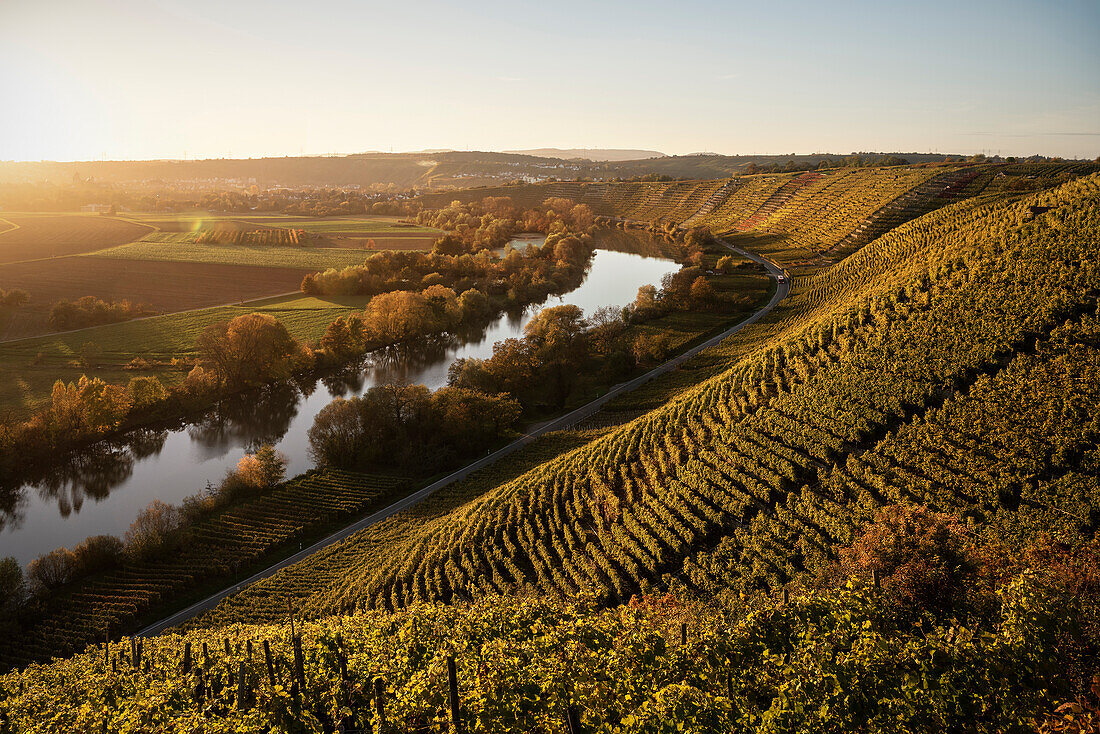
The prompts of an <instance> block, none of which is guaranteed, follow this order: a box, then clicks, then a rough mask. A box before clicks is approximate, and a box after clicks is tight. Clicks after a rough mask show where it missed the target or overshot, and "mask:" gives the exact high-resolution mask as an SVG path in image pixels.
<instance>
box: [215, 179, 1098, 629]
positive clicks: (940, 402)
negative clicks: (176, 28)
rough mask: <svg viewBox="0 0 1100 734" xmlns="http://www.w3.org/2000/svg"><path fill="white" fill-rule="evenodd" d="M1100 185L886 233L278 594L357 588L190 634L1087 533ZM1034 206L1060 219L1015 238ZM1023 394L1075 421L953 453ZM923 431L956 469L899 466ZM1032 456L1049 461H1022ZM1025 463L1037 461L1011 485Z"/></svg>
mask: <svg viewBox="0 0 1100 734" xmlns="http://www.w3.org/2000/svg"><path fill="white" fill-rule="evenodd" d="M1098 184H1100V179H1098V178H1097V177H1095V176H1094V177H1090V178H1088V179H1083V180H1080V181H1076V182H1072V183H1069V184H1066V185H1064V186H1063V187H1061V188H1059V189H1056V190H1054V191H1051V192H1047V193H1043V194H1039V195H1035V196H1033V197H1031V198H1029V199H1023V200H995V201H979V200H967V201H963V202H960V203H957V204H954V205H951V206H949V207H947V208H944V209H941V210H939V211H938V212H936V213H934V214H931V215H929V216H926V217H923V218H921V219H918V220H916V221H913V222H911V223H909V224H907V225H903V226H902V227H900V228H898V229H896V230H894V231H893V232H891V233H890V234H888V235H886V236H884V237H882V238H880V239H879V240H877V241H875V242H874V243H872V244H871V245H869V246H867V247H865V248H864V249H862V250H860V251H859V252H858V253H856V254H855V255H853V256H851V257H849V258H847V259H846V260H845V261H844V262H842V263H841V264H839V265H837V266H835V267H833V268H830V269H827V270H824V271H822V272H820V273H819V274H817V275H815V276H812V277H807V278H802V279H799V281H798V282H796V286H797V288H798V293H797V295H795V296H793V297H792V299H791V303H790V305H789V306H787V307H786V308H785V309H781V310H780V311H778V312H777V314H778V316H777V317H776V318H775V319H773V320H772V321H771V322H770V323H765V324H761V325H759V327H758V328H757V329H756V331H755V336H754V335H753V334H750V335H749V336H748V337H747V338H748V339H749V340H752V339H754V338H755V339H757V340H758V343H759V344H760V346H759V348H757V349H755V350H753V351H752V352H751V353H749V354H745V355H743V356H742V357H740V358H739V359H738V360H737V361H736V362H735V363H734V364H733V365H732V366H731V367H730V368H729V369H727V370H726V371H725V372H724V373H723V374H721V375H719V376H717V377H714V378H712V379H710V380H707V381H705V382H703V383H702V384H700V385H699V386H698V387H696V388H693V389H691V390H688V391H686V392H685V393H684V394H682V395H680V396H678V397H677V398H675V399H674V400H672V401H671V402H670V403H668V404H667V405H665V406H664V407H662V408H659V409H657V410H654V411H652V412H650V413H647V414H645V415H643V416H642V417H640V418H638V419H636V420H634V421H632V422H630V423H628V424H626V425H624V426H622V427H620V428H616V429H614V430H612V431H611V432H609V433H608V434H607V435H605V436H603V437H601V438H599V439H597V440H595V441H591V442H589V443H586V444H585V445H583V446H581V447H580V448H578V449H576V450H575V451H572V452H570V453H567V454H564V455H562V456H559V457H558V458H556V459H554V460H552V461H548V462H546V463H545V464H542V465H540V466H538V467H536V468H535V469H533V470H531V471H528V472H526V473H525V474H523V475H521V476H519V477H517V478H515V479H513V480H510V481H506V482H502V483H500V484H499V485H496V486H486V485H479V484H478V483H476V482H469V483H467V485H465V486H460V487H457V488H455V490H454V492H455V493H458V494H459V498H460V499H461V501H458V499H459V498H456V496H454V495H452V496H450V497H449V498H447V499H444V498H440V499H439V500H435V499H434V498H433V499H432V500H429V501H427V502H425V503H423V504H422V505H421V506H418V507H417V508H416V510H415V515H416V519H415V522H413V521H411V520H408V521H402V520H399V519H398V520H394V521H393V522H390V523H387V524H383V525H380V526H378V527H376V528H370V529H367V530H365V531H363V532H361V533H360V534H358V535H357V536H353V537H352V538H350V539H349V540H348V541H346V542H345V544H344V545H343V546H342V547H340V548H337V549H334V550H332V551H331V552H330V553H328V554H327V555H326V557H325V558H318V559H316V560H311V561H308V562H307V563H306V564H303V565H302V567H301V568H299V569H298V570H297V571H295V573H294V574H293V576H294V577H295V578H298V579H300V578H302V577H303V576H306V577H308V576H309V573H310V569H312V570H313V571H316V572H317V575H316V576H314V578H317V579H323V578H325V577H326V574H324V573H323V572H320V571H319V567H320V566H323V565H325V564H327V563H336V562H338V563H339V564H340V565H341V567H342V568H345V569H349V568H353V569H357V571H356V572H355V573H353V574H351V575H348V576H342V575H339V574H338V575H339V576H341V578H340V579H339V580H338V581H337V582H336V583H327V584H326V583H323V582H320V581H319V582H318V583H316V584H314V585H311V586H310V587H308V588H307V589H305V593H303V588H302V585H301V583H300V582H295V583H293V584H290V586H292V587H293V588H289V587H288V585H287V584H288V583H289V580H290V577H291V575H292V574H277V575H275V576H273V577H272V578H270V579H268V580H266V581H263V582H260V583H258V584H256V585H255V586H254V587H251V588H249V589H246V590H245V591H244V592H242V593H241V594H240V595H238V596H236V597H234V598H232V599H230V600H229V601H227V602H226V603H225V604H224V605H223V606H222V607H221V608H219V609H217V610H215V611H214V612H213V613H211V614H210V615H209V616H208V618H207V619H206V621H205V622H204V623H205V624H223V623H227V622H231V621H244V620H266V619H271V618H272V616H273V615H275V614H277V613H278V605H277V602H276V600H278V599H281V598H282V597H283V596H284V594H292V595H293V596H295V597H296V598H297V599H298V600H299V603H300V604H301V605H302V607H303V608H304V609H305V610H306V611H307V612H308V613H309V614H311V615H321V614H325V613H328V612H331V611H333V610H338V609H341V608H344V607H345V606H346V605H348V604H354V605H357V606H364V607H371V608H401V607H403V606H405V605H408V604H411V603H415V602H417V601H444V602H446V601H455V600H462V599H470V598H475V597H478V596H481V595H483V594H486V593H490V592H493V591H497V590H510V589H528V590H530V591H533V592H540V593H549V594H558V593H563V594H571V593H574V592H576V591H577V590H578V589H581V588H584V587H587V586H589V585H596V586H598V587H599V588H601V589H603V590H604V593H605V594H606V595H607V598H608V599H609V600H626V599H629V598H630V597H631V595H632V594H634V593H636V592H637V591H638V590H639V589H642V588H644V587H645V586H646V585H647V584H649V583H653V582H656V581H659V580H660V579H662V578H663V577H664V576H665V574H673V575H674V576H677V577H679V578H682V579H684V580H686V581H687V582H689V583H690V584H691V585H692V586H693V587H695V588H699V589H713V588H718V587H722V588H734V589H738V590H742V591H744V592H746V593H753V592H755V591H757V590H760V589H768V588H770V589H775V588H779V587H781V586H783V585H784V584H786V583H788V582H790V581H791V580H792V579H795V578H798V577H799V576H800V574H803V573H805V572H807V571H812V570H814V569H818V568H820V567H821V566H822V564H824V563H825V562H827V560H828V559H829V558H830V548H831V547H832V546H834V545H835V544H836V543H843V542H847V541H849V540H850V539H851V537H852V533H853V530H854V528H857V527H859V526H860V525H861V524H862V523H864V522H866V521H868V520H869V519H870V518H871V517H873V515H874V513H875V512H876V510H877V509H878V508H879V507H881V506H883V505H884V504H889V503H890V502H896V501H907V502H921V503H926V504H928V505H929V506H932V507H935V508H943V509H949V510H951V511H953V512H965V513H966V514H967V516H968V517H970V518H972V520H971V522H972V523H973V524H974V526H975V528H977V529H978V530H979V531H980V532H983V533H989V534H995V535H1004V536H1006V537H1007V536H1011V535H1013V534H1018V533H1020V532H1023V529H1025V528H1034V527H1038V526H1043V527H1046V528H1048V529H1052V530H1056V531H1057V532H1059V533H1062V534H1066V536H1067V537H1080V536H1081V535H1082V534H1083V535H1084V536H1086V537H1087V536H1088V535H1089V533H1091V532H1092V530H1093V529H1094V525H1095V513H1096V512H1097V508H1096V505H1095V504H1093V503H1094V502H1095V499H1092V498H1090V496H1089V495H1087V494H1085V495H1081V494H1079V493H1071V491H1070V488H1072V487H1075V486H1078V485H1080V484H1081V483H1082V482H1083V483H1086V484H1091V485H1092V486H1095V485H1096V483H1097V476H1096V473H1095V472H1096V469H1095V467H1096V464H1095V461H1096V457H1095V455H1094V453H1092V452H1095V441H1094V435H1095V434H1094V433H1090V432H1089V431H1092V430H1093V429H1092V428H1089V426H1090V425H1092V424H1090V423H1089V422H1088V421H1090V420H1092V419H1091V418H1086V417H1085V416H1084V415H1083V414H1082V413H1081V412H1080V411H1081V408H1080V406H1085V405H1095V403H1096V398H1097V392H1096V391H1097V378H1096V375H1097V374H1098V373H1097V372H1096V370H1095V369H1094V366H1095V362H1094V360H1095V358H1096V351H1095V349H1096V348H1095V345H1094V344H1095V342H1094V338H1093V337H1092V336H1090V335H1091V334H1093V333H1094V329H1095V328H1096V326H1095V324H1096V318H1097V314H1096V309H1097V302H1096V293H1097V290H1098V285H1100V282H1098V272H1097V270H1096V267H1097V266H1096V255H1097V253H1096V247H1097V239H1096V237H1095V233H1096V229H1097V225H1098V217H1100V186H1098ZM1037 205H1041V206H1050V207H1052V208H1053V211H1050V212H1047V213H1045V214H1043V215H1042V216H1041V217H1039V218H1032V215H1031V214H1030V207H1031V206H1037ZM765 335H766V339H764V338H763V337H764V336H765ZM1040 379H1043V380H1054V379H1057V380H1058V382H1057V383H1055V384H1056V385H1057V386H1058V388H1057V389H1059V390H1064V391H1065V392H1064V400H1065V401H1066V405H1068V406H1072V409H1062V408H1059V407H1058V406H1057V405H1051V404H1048V402H1044V401H1043V400H1042V398H1043V396H1044V395H1046V396H1049V395H1050V392H1046V393H1043V392H1040V393H1037V394H1036V395H1035V397H1034V399H1033V402H1034V405H1032V406H1031V408H1030V410H1033V411H1034V416H1029V415H1020V414H1018V413H1017V414H1014V413H1011V412H1008V409H1007V408H1005V409H1004V410H1005V412H1003V413H1001V414H997V413H996V412H993V413H990V412H989V411H990V408H989V407H987V406H985V403H984V401H983V403H982V405H983V410H985V411H986V412H985V413H983V419H984V420H988V421H992V422H994V423H995V425H996V429H997V435H998V436H1000V438H998V441H999V442H1003V444H1004V445H1005V446H1006V447H1009V446H1011V447H1015V448H1014V451H1015V453H1009V452H1007V451H1005V452H1002V453H996V454H993V453H991V452H990V451H989V449H988V448H987V446H986V445H985V443H984V441H985V438H984V437H983V436H982V435H979V434H976V433H974V431H973V426H972V425H971V426H970V428H969V430H968V431H966V432H964V433H961V434H960V435H957V436H956V435H954V434H953V428H952V427H953V426H955V425H957V424H960V423H964V422H966V421H968V420H971V419H970V418H969V417H968V411H972V410H974V408H972V407H969V408H968V406H972V405H973V401H974V399H975V396H980V395H986V394H988V395H990V396H991V398H990V399H991V400H997V401H1005V402H1004V404H1005V405H1013V406H1014V410H1018V407H1019V406H1016V405H1015V404H1013V403H1010V402H1008V400H1009V396H1011V395H1012V390H1014V389H1015V390H1017V391H1018V390H1020V389H1021V388H1022V385H1025V384H1031V383H1032V382H1034V381H1037V380H1040ZM1052 389H1053V388H1052ZM992 396H996V397H992ZM1044 411H1045V412H1044ZM998 415H1000V417H1001V419H1003V421H1004V422H1003V423H1001V422H997V421H998ZM1033 417H1034V418H1035V419H1038V418H1042V419H1043V420H1045V423H1044V424H1043V426H1044V427H1043V432H1042V433H1041V434H1040V435H1035V434H1034V433H1030V434H1029V433H1028V432H1027V429H1028V427H1029V426H1030V425H1032V424H1031V423H1029V420H1032V418H1033ZM1010 419H1011V420H1010ZM1055 428H1058V431H1057V432H1055V430H1054V429H1055ZM1083 428H1085V429H1087V430H1082V429H1083ZM922 435H937V436H948V437H949V438H950V445H951V446H952V447H953V450H954V451H956V452H958V453H959V456H958V459H957V460H953V461H948V460H947V458H946V457H937V456H936V455H934V454H929V453H928V451H927V450H926V449H925V450H922V451H921V452H920V455H921V456H923V457H924V459H923V461H926V462H931V464H930V465H929V466H928V467H925V468H922V465H921V464H919V463H914V462H915V461H916V460H915V459H914V458H913V457H912V456H910V455H909V454H911V453H913V452H914V451H916V449H914V448H912V447H914V446H919V445H920V440H921V436H922ZM945 440H946V439H945ZM1040 440H1041V441H1046V442H1048V443H1050V444H1052V445H1050V446H1049V448H1046V449H1043V450H1042V451H1039V445H1038V443H1039V442H1040ZM906 446H909V447H910V448H909V449H906V448H905V447H906ZM1027 447H1034V448H1035V449H1036V452H1035V453H1034V456H1036V457H1039V458H1037V459H1035V461H1036V462H1038V463H1036V464H1033V465H1032V466H1031V467H1030V470H1031V472H1032V473H1030V474H1022V473H1021V472H1023V471H1024V470H1025V469H1027V467H1026V466H1025V465H1024V464H1023V463H1022V462H1023V458H1022V457H1023V456H1024V455H1026V454H1027V450H1025V449H1027ZM1090 447H1091V448H1090ZM960 466H965V467H966V469H965V470H960V469H959V467H960ZM933 469H934V470H935V472H938V474H936V473H934V472H933ZM937 476H938V477H939V479H933V478H932V477H937ZM940 482H942V484H941V483H940ZM463 492H465V493H466V494H465V495H464V496H462V493H463ZM1037 498H1038V499H1037ZM949 499H950V501H948V500H949ZM337 559H339V560H338V561H337ZM330 578H331V577H330Z"/></svg>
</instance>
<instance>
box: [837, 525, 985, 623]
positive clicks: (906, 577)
mask: <svg viewBox="0 0 1100 734" xmlns="http://www.w3.org/2000/svg"><path fill="white" fill-rule="evenodd" d="M966 545H967V541H966V531H965V530H964V528H963V527H962V525H961V524H960V523H959V521H958V519H957V518H955V517H954V516H952V515H945V514H942V513H938V512H933V511H931V510H929V509H927V508H925V507H912V506H902V505H890V506H888V507H885V508H883V509H882V510H880V511H879V513H878V516H877V517H876V519H875V522H874V523H871V524H870V525H868V526H867V527H866V528H864V530H863V532H862V533H861V534H860V536H859V537H858V538H857V539H856V540H855V542H853V543H852V544H851V545H850V546H848V547H847V548H843V549H842V550H841V551H840V559H839V562H838V566H839V570H840V574H841V575H842V576H843V577H850V576H862V577H864V578H867V577H870V575H871V572H872V571H877V572H878V574H879V578H880V579H881V583H882V587H883V589H884V591H885V592H886V593H887V594H888V595H889V596H890V597H892V598H893V599H894V600H895V602H896V603H897V604H898V605H899V606H901V607H904V608H908V609H912V610H928V611H933V612H946V611H949V610H951V609H952V608H953V607H954V606H955V603H956V602H957V601H959V600H960V599H961V598H962V596H963V594H964V592H965V590H964V588H963V579H964V577H965V576H967V575H968V574H970V572H971V571H972V563H971V561H970V559H969V557H968V555H967V553H966Z"/></svg>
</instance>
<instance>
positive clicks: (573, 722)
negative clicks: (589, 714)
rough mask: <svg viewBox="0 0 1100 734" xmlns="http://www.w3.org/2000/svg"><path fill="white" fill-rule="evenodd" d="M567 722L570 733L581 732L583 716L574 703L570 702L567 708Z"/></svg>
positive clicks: (576, 733)
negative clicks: (578, 712) (579, 713)
mask: <svg viewBox="0 0 1100 734" xmlns="http://www.w3.org/2000/svg"><path fill="white" fill-rule="evenodd" d="M565 722H566V723H567V724H568V725H569V734H581V717H580V716H579V715H578V714H577V707H576V706H574V705H573V704H569V705H568V706H567V707H566V709H565Z"/></svg>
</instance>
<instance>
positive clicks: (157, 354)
mask: <svg viewBox="0 0 1100 734" xmlns="http://www.w3.org/2000/svg"><path fill="white" fill-rule="evenodd" d="M367 300H368V299H367V297H365V296H341V297H333V298H324V299H322V298H314V297H311V296H279V297H275V298H268V299H263V300H259V301H250V302H248V303H245V304H240V305H237V306H220V307H218V308H207V309H200V310H196V311H184V312H182V313H176V314H168V315H165V316H155V317H153V318H148V319H139V320H136V321H127V322H123V323H120V324H108V325H106V326H96V327H93V328H90V329H82V330H80V331H76V332H72V333H68V334H54V335H49V336H42V337H36V338H33V339H23V340H20V341H16V342H9V343H6V344H0V371H2V372H3V374H4V376H5V378H4V379H3V380H0V405H2V406H3V408H4V409H5V410H8V411H12V413H13V415H14V416H17V417H21V416H25V415H26V414H27V413H29V412H30V411H32V410H34V409H35V408H37V407H39V406H41V405H42V404H43V403H44V402H45V401H46V400H48V399H49V395H50V388H51V387H52V385H53V383H54V381H56V380H59V379H61V380H66V381H69V380H76V379H78V378H79V377H80V376H81V375H82V374H89V375H95V376H98V377H101V378H102V379H104V380H105V381H108V382H115V383H125V382H126V381H127V380H129V378H130V377H133V376H135V375H139V374H147V373H146V372H144V371H143V372H135V371H129V370H124V369H123V366H124V365H126V364H127V363H128V362H130V361H131V360H132V359H134V358H136V357H141V358H143V359H147V360H160V361H168V360H171V359H173V358H180V359H182V360H183V361H184V364H182V365H179V366H175V367H169V366H164V367H163V368H161V369H159V370H157V374H158V376H159V377H161V379H162V380H163V381H165V382H166V383H168V384H172V383H174V382H178V381H179V380H181V379H182V378H183V376H184V375H185V374H186V370H187V369H189V365H190V361H191V359H192V358H193V357H194V356H195V340H196V339H197V338H198V336H199V334H200V333H202V330H203V329H205V328H206V327H207V326H209V325H210V324H214V323H217V322H219V321H228V320H229V319H232V318H234V317H236V316H240V315H243V314H248V313H252V312H254V311H260V312H263V313H269V314H271V315H272V316H274V317H275V318H277V319H279V320H280V321H282V322H283V323H284V324H286V327H287V329H288V330H289V331H290V333H291V335H293V336H294V337H295V338H297V339H299V340H302V341H315V340H317V339H318V338H320V337H321V335H322V334H324V332H325V328H326V327H327V326H328V325H329V324H330V323H331V322H332V321H334V320H335V319H337V318H340V317H342V316H346V315H348V314H351V313H354V312H357V311H360V310H362V309H363V307H364V306H365V305H366V301H367ZM87 343H93V344H95V345H96V346H97V347H98V351H97V353H96V362H97V364H96V365H95V366H94V367H93V368H92V369H86V368H85V367H83V366H81V365H80V363H79V361H78V360H79V355H80V353H81V348H82V346H83V345H84V344H87Z"/></svg>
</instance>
